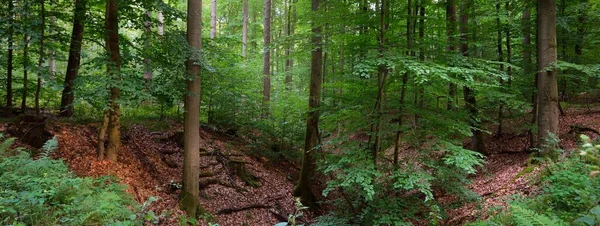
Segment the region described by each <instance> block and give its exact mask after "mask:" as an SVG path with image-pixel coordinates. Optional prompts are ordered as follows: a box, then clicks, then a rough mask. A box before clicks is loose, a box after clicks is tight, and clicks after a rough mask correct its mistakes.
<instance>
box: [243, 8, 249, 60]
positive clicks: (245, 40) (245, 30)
mask: <svg viewBox="0 0 600 226" xmlns="http://www.w3.org/2000/svg"><path fill="white" fill-rule="evenodd" d="M243 1H244V18H243V19H242V57H244V60H246V51H247V49H248V0H243Z"/></svg>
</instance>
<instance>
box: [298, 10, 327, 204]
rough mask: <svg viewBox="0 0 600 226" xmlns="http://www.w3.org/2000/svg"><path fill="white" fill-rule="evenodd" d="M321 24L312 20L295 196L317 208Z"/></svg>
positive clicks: (321, 57) (321, 59) (321, 52)
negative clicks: (304, 130)
mask: <svg viewBox="0 0 600 226" xmlns="http://www.w3.org/2000/svg"><path fill="white" fill-rule="evenodd" d="M319 5H320V0H312V12H313V13H316V12H318V11H319ZM321 39H322V38H321V26H318V25H317V23H316V22H314V21H313V22H312V44H313V48H312V57H311V64H310V96H309V99H308V109H309V110H308V114H307V118H306V135H305V139H304V152H303V154H302V169H301V171H300V178H299V180H298V184H297V185H296V187H295V188H294V192H293V194H294V196H296V197H300V198H301V199H302V202H303V203H304V205H307V206H309V207H312V208H315V207H316V206H317V203H316V198H315V193H314V192H313V191H312V185H313V183H312V182H314V178H313V177H314V174H315V167H316V161H315V152H317V151H318V148H319V145H320V144H319V143H320V140H321V138H320V133H319V110H318V109H319V107H320V105H321V79H322V78H321V77H322V71H321V70H322V69H323V67H322V62H323V49H322V40H321Z"/></svg>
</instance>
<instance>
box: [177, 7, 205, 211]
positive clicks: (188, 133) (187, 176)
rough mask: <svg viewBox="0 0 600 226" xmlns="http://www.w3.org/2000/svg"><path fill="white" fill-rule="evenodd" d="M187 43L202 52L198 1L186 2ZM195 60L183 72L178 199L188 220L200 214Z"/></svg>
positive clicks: (198, 81)
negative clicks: (184, 72)
mask: <svg viewBox="0 0 600 226" xmlns="http://www.w3.org/2000/svg"><path fill="white" fill-rule="evenodd" d="M187 41H188V44H189V45H190V46H191V47H192V48H193V49H194V51H195V53H194V54H198V52H199V51H200V50H201V48H202V0H188V11H187ZM196 58H197V57H196V56H193V55H192V56H190V57H189V58H188V60H187V62H186V70H187V74H188V76H189V77H190V78H191V80H190V79H188V80H187V82H186V84H187V94H186V95H185V101H184V102H185V113H184V127H183V143H184V144H183V146H184V147H183V155H184V158H183V190H182V191H181V193H180V195H179V208H181V209H182V210H184V211H185V212H186V213H187V214H188V216H190V217H194V218H195V217H197V216H198V215H199V214H200V211H199V210H200V203H199V192H200V185H199V175H200V171H199V170H200V169H199V167H200V153H199V152H200V121H199V118H198V117H199V116H200V92H201V84H202V83H201V77H200V71H201V69H200V65H199V64H197V63H196V62H194V59H196Z"/></svg>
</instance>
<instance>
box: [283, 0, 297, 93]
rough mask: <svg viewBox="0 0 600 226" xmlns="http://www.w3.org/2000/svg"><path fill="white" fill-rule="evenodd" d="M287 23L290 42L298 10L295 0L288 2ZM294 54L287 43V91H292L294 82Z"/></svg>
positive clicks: (288, 0)
mask: <svg viewBox="0 0 600 226" xmlns="http://www.w3.org/2000/svg"><path fill="white" fill-rule="evenodd" d="M287 2H288V3H287V4H288V7H287V22H286V36H287V37H288V40H289V39H290V38H291V37H292V35H293V34H294V28H293V26H292V23H294V21H293V19H294V17H295V14H296V8H295V4H294V2H293V0H287ZM291 52H292V45H291V44H289V43H287V44H286V45H285V88H286V89H287V90H291V89H292V80H293V75H292V67H293V65H294V61H293V60H292V58H291V56H290V53H291Z"/></svg>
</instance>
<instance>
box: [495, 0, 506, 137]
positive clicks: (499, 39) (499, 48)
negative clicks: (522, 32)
mask: <svg viewBox="0 0 600 226" xmlns="http://www.w3.org/2000/svg"><path fill="white" fill-rule="evenodd" d="M496 13H497V15H496V27H497V29H496V32H497V37H496V45H497V51H498V52H497V53H498V62H501V63H502V62H503V61H504V53H503V52H502V30H503V29H502V23H501V22H500V2H496ZM500 71H504V64H500ZM500 86H504V79H503V78H500ZM503 111H504V104H502V103H500V106H499V107H498V131H496V135H497V136H500V135H502V124H503V122H502V117H503V113H502V112H503Z"/></svg>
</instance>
